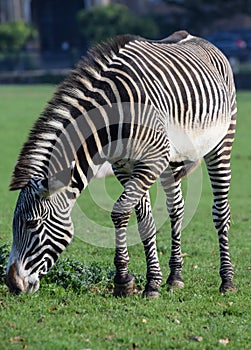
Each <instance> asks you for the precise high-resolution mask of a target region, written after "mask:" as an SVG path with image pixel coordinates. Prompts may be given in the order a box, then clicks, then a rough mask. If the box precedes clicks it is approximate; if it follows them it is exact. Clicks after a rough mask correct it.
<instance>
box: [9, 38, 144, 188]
mask: <svg viewBox="0 0 251 350" xmlns="http://www.w3.org/2000/svg"><path fill="white" fill-rule="evenodd" d="M140 39H141V40H142V38H140V37H138V36H133V35H121V36H118V37H116V38H114V39H110V40H108V41H106V42H104V43H101V44H98V45H97V46H95V47H93V48H91V49H90V50H89V51H88V55H87V57H85V58H83V59H82V60H81V61H80V62H79V64H78V65H77V67H76V69H74V70H73V71H72V72H71V73H70V74H69V76H68V77H67V78H66V79H65V80H64V81H63V83H62V84H61V85H60V86H59V87H58V89H57V91H56V93H55V94H54V96H53V98H52V99H51V100H50V102H49V103H48V105H47V107H46V108H45V110H44V112H43V113H42V114H41V116H40V117H39V118H38V120H37V121H36V122H35V124H34V126H33V127H32V129H31V131H30V134H29V136H28V140H27V141H26V142H25V144H24V145H23V148H22V150H21V152H20V154H19V157H18V161H17V163H16V166H15V169H14V171H13V175H12V180H11V183H10V190H18V189H21V188H23V187H24V186H26V185H27V184H28V182H29V180H30V179H31V178H33V177H34V176H37V177H40V178H46V177H47V176H48V166H49V159H46V156H45V159H43V161H40V164H39V163H38V162H37V161H36V160H35V159H34V158H35V157H33V156H34V154H36V153H38V152H37V149H38V142H39V140H41V139H42V134H45V133H50V134H55V135H57V136H58V135H59V131H58V129H57V127H56V123H55V125H54V126H53V123H49V122H51V121H58V122H60V123H62V124H63V125H67V124H68V120H67V118H66V117H65V116H63V115H59V114H58V113H57V114H56V113H55V110H54V109H55V108H60V106H64V105H66V103H65V102H64V101H63V100H62V95H63V94H64V93H66V92H67V91H69V89H74V88H76V87H77V88H79V89H80V90H82V91H83V93H85V90H86V87H85V86H84V85H80V83H79V81H78V79H77V78H79V77H81V78H82V79H85V80H88V81H90V82H91V80H92V77H93V75H95V72H98V73H100V72H102V70H103V69H104V67H108V66H109V64H111V63H112V60H113V58H114V57H115V56H116V54H117V53H118V52H119V50H120V49H121V48H123V47H124V46H125V45H126V44H127V43H129V42H131V41H134V40H140ZM52 145H53V143H52ZM48 147H49V146H48ZM46 153H48V148H47V152H45V154H46ZM32 155H33V156H32Z"/></svg>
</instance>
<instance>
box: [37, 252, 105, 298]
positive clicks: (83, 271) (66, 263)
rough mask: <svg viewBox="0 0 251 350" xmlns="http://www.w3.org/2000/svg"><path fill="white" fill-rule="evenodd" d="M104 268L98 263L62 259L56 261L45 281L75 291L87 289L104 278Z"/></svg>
mask: <svg viewBox="0 0 251 350" xmlns="http://www.w3.org/2000/svg"><path fill="white" fill-rule="evenodd" d="M103 278H104V276H103V272H102V268H101V267H100V266H98V265H97V264H96V263H92V264H90V265H85V264H84V263H81V262H79V261H75V260H72V259H68V258H65V259H61V260H59V261H57V262H56V264H55V265H54V266H53V267H52V269H51V270H50V271H49V273H48V274H47V275H46V276H45V277H44V279H43V281H44V282H45V283H55V284H57V285H58V286H61V287H63V288H65V289H71V290H72V291H74V292H81V291H85V290H87V289H88V288H89V287H91V286H92V285H95V284H98V283H100V282H101V281H102V280H103Z"/></svg>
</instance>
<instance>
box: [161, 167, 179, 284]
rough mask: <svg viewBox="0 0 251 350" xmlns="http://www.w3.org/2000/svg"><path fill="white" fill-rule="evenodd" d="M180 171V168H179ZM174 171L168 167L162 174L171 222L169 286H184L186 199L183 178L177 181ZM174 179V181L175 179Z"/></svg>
mask: <svg viewBox="0 0 251 350" xmlns="http://www.w3.org/2000/svg"><path fill="white" fill-rule="evenodd" d="M177 171H179V170H177ZM174 179H175V175H174V172H173V171H172V170H171V169H168V171H166V172H165V173H163V174H162V175H161V184H162V186H163V189H164V191H165V193H166V205H167V210H168V213H169V217H170V223H171V240H172V243H171V256H170V260H169V267H170V274H169V276H168V278H167V281H166V283H167V287H168V288H173V287H178V288H183V287H184V282H183V280H182V277H181V271H182V266H183V258H182V254H181V226H182V219H183V215H184V200H183V196H182V192H181V179H179V180H177V181H175V180H174ZM173 180H174V181H173Z"/></svg>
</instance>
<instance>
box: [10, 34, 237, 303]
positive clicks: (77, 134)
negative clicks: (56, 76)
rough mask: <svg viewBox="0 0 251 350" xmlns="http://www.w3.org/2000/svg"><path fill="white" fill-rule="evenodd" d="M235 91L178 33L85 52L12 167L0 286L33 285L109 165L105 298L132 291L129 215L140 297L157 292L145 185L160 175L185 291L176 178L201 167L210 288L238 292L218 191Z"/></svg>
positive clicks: (204, 48) (212, 60)
mask: <svg viewBox="0 0 251 350" xmlns="http://www.w3.org/2000/svg"><path fill="white" fill-rule="evenodd" d="M236 114H237V106H236V92H235V85H234V80H233V74H232V71H231V68H230V65H229V62H228V61H227V59H226V58H225V56H224V55H223V54H222V53H221V52H220V51H219V50H218V49H217V48H216V47H214V46H213V45H212V44H211V43H209V42H208V41H206V40H204V39H202V38H199V37H196V36H193V35H191V34H189V33H188V32H186V31H178V32H175V33H173V34H172V35H170V36H169V37H167V38H166V39H163V40H158V41H157V40H147V39H144V38H142V37H139V36H135V35H122V36H119V37H115V38H113V39H110V40H108V41H107V42H105V43H101V44H98V45H97V46H95V47H94V48H92V49H90V50H89V52H88V55H87V57H86V58H83V59H82V60H81V61H80V63H79V64H78V65H77V66H76V68H75V69H74V70H73V71H72V72H71V73H70V74H69V76H68V77H67V78H66V79H65V80H64V81H63V82H62V83H61V85H60V86H59V87H58V89H57V91H56V92H55V94H54V96H53V98H52V99H51V101H50V102H49V103H48V105H47V106H46V108H45V110H44V112H43V113H42V114H41V115H40V117H39V118H38V120H37V121H36V122H35V124H34V126H33V128H32V130H31V132H30V135H29V137H28V140H27V141H26V143H25V144H24V146H23V148H22V150H21V152H20V155H19V158H18V161H17V163H16V166H15V168H14V172H13V177H12V181H11V184H10V190H20V193H19V197H18V199H17V203H16V208H15V211H14V217H13V244H12V250H11V254H10V257H9V261H8V266H7V273H6V283H7V285H8V287H9V290H10V292H14V293H20V292H32V291H36V290H38V289H39V286H40V279H41V277H42V276H44V275H45V274H46V273H47V272H48V270H49V269H50V268H51V267H52V266H53V264H54V263H55V261H56V260H57V259H58V257H59V255H60V254H61V253H62V251H63V250H64V249H65V248H66V247H67V246H68V245H69V243H70V242H71V240H72V237H73V224H72V221H71V210H72V208H73V206H74V203H75V202H76V199H77V198H78V196H79V195H80V193H81V192H82V191H83V190H84V189H85V188H86V187H87V185H88V183H89V182H90V180H91V179H92V178H93V177H94V176H95V174H96V173H97V171H98V169H99V167H100V166H101V165H102V164H103V163H104V162H106V161H108V162H109V163H110V164H111V165H112V168H113V171H114V174H115V176H116V177H117V179H118V180H119V182H120V183H121V184H122V185H123V192H122V194H121V196H120V197H119V199H118V200H117V201H116V202H115V204H114V206H113V209H112V211H111V219H112V221H113V224H114V227H115V257H114V264H115V269H116V274H115V277H114V295H115V296H127V295H131V294H133V293H134V286H135V278H134V276H133V275H132V274H130V273H129V270H128V263H129V254H128V249H127V244H126V227H127V224H128V220H129V217H130V215H131V213H132V211H133V210H135V213H136V217H137V223H138V231H139V234H140V238H141V240H142V242H143V246H144V251H145V257H146V285H145V288H144V291H143V296H144V297H157V296H158V295H159V287H160V286H161V284H162V272H161V268H160V264H159V260H158V254H157V244H156V226H155V223H154V219H153V215H152V211H151V204H150V198H149V189H150V187H151V185H152V184H153V183H154V182H156V181H157V179H160V182H161V184H162V187H163V189H164V191H165V194H166V205H167V210H168V214H169V218H170V225H171V256H170V260H169V267H170V274H169V276H168V278H167V281H166V284H167V287H168V288H174V287H177V288H183V287H184V281H183V279H182V275H181V272H182V266H183V257H182V253H181V227H182V218H183V214H184V200H183V196H182V191H181V180H182V179H183V178H184V176H186V175H187V174H188V173H190V172H191V171H192V170H193V169H194V168H195V167H196V166H197V165H198V164H199V163H200V161H201V160H202V159H204V160H205V163H206V167H207V171H208V174H209V177H210V180H211V186H212V192H213V198H214V200H213V207H212V215H213V221H214V224H215V227H216V230H217V232H218V240H219V249H220V271H219V272H220V277H221V285H220V291H221V292H224V293H225V292H227V291H229V290H232V291H234V290H236V287H235V285H234V284H233V276H234V271H233V265H232V263H231V260H230V253H229V245H228V231H229V227H230V209H229V202H228V192H229V187H230V178H231V169H230V154H231V148H232V143H233V140H234V135H235V126H236Z"/></svg>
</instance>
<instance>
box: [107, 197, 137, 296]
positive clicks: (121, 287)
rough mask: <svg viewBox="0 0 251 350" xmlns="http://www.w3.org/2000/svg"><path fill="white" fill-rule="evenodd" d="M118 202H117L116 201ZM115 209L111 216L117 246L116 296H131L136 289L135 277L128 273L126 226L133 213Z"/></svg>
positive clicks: (115, 261) (115, 263)
mask: <svg viewBox="0 0 251 350" xmlns="http://www.w3.org/2000/svg"><path fill="white" fill-rule="evenodd" d="M116 204H117V203H116ZM121 214H122V213H121V212H119V211H118V209H113V211H112V214H111V217H112V221H113V223H114V226H115V235H116V248H115V257H114V265H115V267H116V275H115V277H114V292H113V295H114V296H115V297H123V296H129V295H131V294H133V291H134V289H135V278H134V276H133V275H130V274H129V273H128V263H129V255H128V251H127V244H126V227H127V224H128V221H129V218H130V215H131V211H128V212H126V213H123V215H121Z"/></svg>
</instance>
